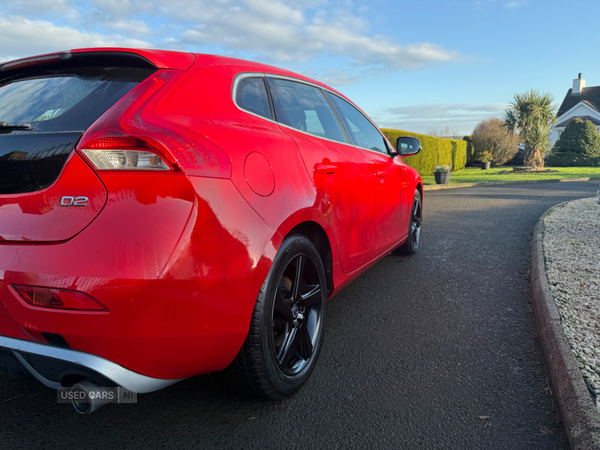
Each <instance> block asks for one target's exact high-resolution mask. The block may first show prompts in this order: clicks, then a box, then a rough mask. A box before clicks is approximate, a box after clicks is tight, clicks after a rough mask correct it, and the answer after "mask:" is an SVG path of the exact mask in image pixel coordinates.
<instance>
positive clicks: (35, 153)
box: [0, 67, 154, 194]
mask: <svg viewBox="0 0 600 450" xmlns="http://www.w3.org/2000/svg"><path fill="white" fill-rule="evenodd" d="M153 72H154V70H153V69H140V68H107V67H89V68H81V67H79V68H68V69H63V70H60V69H54V70H51V71H32V72H29V73H27V74H20V75H19V76H17V77H13V78H4V79H0V122H6V123H8V124H17V125H18V124H30V125H31V129H30V130H14V129H10V128H6V127H4V128H3V127H0V194H15V193H26V192H34V191H37V190H41V189H45V188H47V187H49V186H50V185H51V184H52V183H53V182H54V181H56V179H57V178H58V176H59V174H60V172H61V171H62V168H63V167H64V164H65V162H66V161H67V159H68V157H69V155H70V153H71V152H72V151H73V148H74V146H75V144H76V143H77V140H78V139H79V137H80V136H81V134H83V132H84V131H85V130H86V129H87V128H88V127H89V126H90V125H91V124H92V123H94V122H95V121H96V120H97V119H98V118H99V117H100V116H101V115H102V114H104V113H105V112H106V111H107V110H108V109H109V108H110V107H111V106H113V105H114V104H115V103H116V102H117V101H118V100H120V99H121V98H122V97H124V96H125V95H126V94H127V93H128V92H129V91H131V90H132V89H133V88H134V87H135V86H137V85H138V84H139V83H140V82H141V81H143V80H144V79H145V78H147V77H148V76H150V75H151V74H152V73H153Z"/></svg>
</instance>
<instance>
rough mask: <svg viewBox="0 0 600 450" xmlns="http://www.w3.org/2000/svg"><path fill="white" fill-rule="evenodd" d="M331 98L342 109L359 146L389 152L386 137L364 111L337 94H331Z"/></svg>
mask: <svg viewBox="0 0 600 450" xmlns="http://www.w3.org/2000/svg"><path fill="white" fill-rule="evenodd" d="M330 98H331V99H332V100H333V101H334V102H335V104H336V105H337V107H338V108H339V109H340V110H341V112H342V115H343V116H344V118H345V119H346V122H347V123H348V126H349V127H350V131H351V132H352V134H353V135H354V138H355V140H356V143H357V145H358V146H359V147H362V148H368V149H369V150H374V151H376V152H379V153H385V154H387V153H388V152H387V148H388V146H387V145H386V142H385V139H384V138H383V136H382V135H381V133H380V132H379V130H378V129H377V127H376V126H375V125H373V124H372V123H371V121H370V120H369V119H367V118H366V117H365V116H364V115H363V113H361V112H360V111H359V110H358V109H356V108H355V107H354V106H352V105H351V104H350V103H348V102H347V101H346V100H344V99H342V98H340V97H338V96H337V95H330Z"/></svg>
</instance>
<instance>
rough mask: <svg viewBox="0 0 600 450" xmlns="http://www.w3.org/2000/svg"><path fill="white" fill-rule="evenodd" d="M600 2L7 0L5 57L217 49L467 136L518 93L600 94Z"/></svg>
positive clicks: (403, 118)
mask: <svg viewBox="0 0 600 450" xmlns="http://www.w3.org/2000/svg"><path fill="white" fill-rule="evenodd" d="M598 17H600V3H598V2H594V1H581V2H577V6H576V7H575V6H574V4H569V3H565V2H559V1H554V0H550V1H533V0H478V1H470V0H464V1H460V0H458V1H438V0H407V1H388V0H370V1H362V0H361V1H345V0H339V1H337V0H304V1H302V2H299V1H288V0H210V1H208V0H2V1H1V2H0V61H4V60H8V59H13V58H18V57H24V56H32V55H35V54H40V53H46V52H51V51H59V50H67V49H71V48H81V47H97V46H127V47H143V48H161V49H169V50H189V51H194V52H202V53H216V54H223V55H228V56H235V57H239V58H244V59H250V60H255V61H260V62H265V63H268V64H272V65H275V66H279V67H284V68H286V69H290V70H293V71H296V72H299V73H302V74H304V75H307V76H310V77H312V78H315V79H317V80H320V81H323V82H325V83H326V84H329V85H330V86H332V87H334V88H336V89H338V90H339V91H341V92H342V93H344V94H345V95H347V96H348V97H349V98H350V99H351V100H353V101H354V102H355V103H357V104H358V105H359V106H360V107H361V108H362V109H363V110H365V112H367V114H369V115H370V116H371V117H372V118H373V119H374V120H375V122H376V123H377V124H378V125H379V126H380V127H389V128H397V129H402V130H407V131H414V132H419V133H428V132H429V131H432V130H435V129H438V130H439V129H443V128H445V127H448V128H449V129H450V130H452V131H454V132H456V133H457V134H470V133H471V132H472V130H473V128H474V127H475V125H477V123H478V122H479V121H481V120H483V119H486V118H489V117H501V116H502V114H503V111H504V108H505V107H506V106H507V103H508V102H510V100H511V99H512V97H513V95H514V94H516V93H518V92H524V91H526V90H529V89H537V90H540V91H542V92H550V93H551V94H553V95H554V97H555V103H556V104H557V105H558V104H560V102H562V99H563V97H564V96H565V94H566V92H567V90H568V89H569V88H570V87H571V86H572V80H573V79H574V78H576V77H577V74H578V73H579V72H582V73H583V78H585V79H586V80H587V85H588V86H595V85H600V59H599V58H597V57H596V55H595V47H594V45H593V44H594V42H595V41H594V39H593V38H594V36H597V35H598V27H599V25H598V24H599V23H600V22H599V21H598Z"/></svg>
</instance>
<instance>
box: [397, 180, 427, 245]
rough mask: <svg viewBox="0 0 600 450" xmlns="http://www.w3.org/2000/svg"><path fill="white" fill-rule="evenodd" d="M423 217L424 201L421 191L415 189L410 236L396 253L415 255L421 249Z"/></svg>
mask: <svg viewBox="0 0 600 450" xmlns="http://www.w3.org/2000/svg"><path fill="white" fill-rule="evenodd" d="M422 217H423V203H422V202H421V193H420V192H419V190H418V189H417V190H415V196H414V197H413V202H412V207H411V210H410V219H409V223H408V237H407V239H406V242H405V243H404V244H402V245H401V246H400V247H398V248H397V249H396V250H395V251H394V253H398V254H401V255H413V254H415V253H416V252H417V250H418V249H419V244H420V242H421V224H422V221H423V219H422Z"/></svg>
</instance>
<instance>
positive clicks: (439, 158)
mask: <svg viewBox="0 0 600 450" xmlns="http://www.w3.org/2000/svg"><path fill="white" fill-rule="evenodd" d="M381 131H383V133H384V134H385V135H386V136H387V138H388V139H389V140H390V142H391V143H392V145H394V146H395V145H396V140H397V139H398V138H399V137H400V136H413V137H416V138H418V139H419V140H420V141H421V146H422V147H423V150H421V152H420V153H419V154H417V155H413V156H407V157H405V158H403V159H402V160H403V161H404V162H405V163H406V164H408V165H409V166H411V167H412V168H414V169H415V170H416V171H417V172H419V175H421V176H424V175H433V171H434V168H435V166H441V165H449V166H450V167H451V168H452V171H456V170H460V169H463V168H464V167H465V165H466V163H467V143H466V141H462V140H457V139H443V138H435V137H432V136H427V135H425V134H418V133H411V132H410V131H402V130H391V129H382V130H381Z"/></svg>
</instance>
